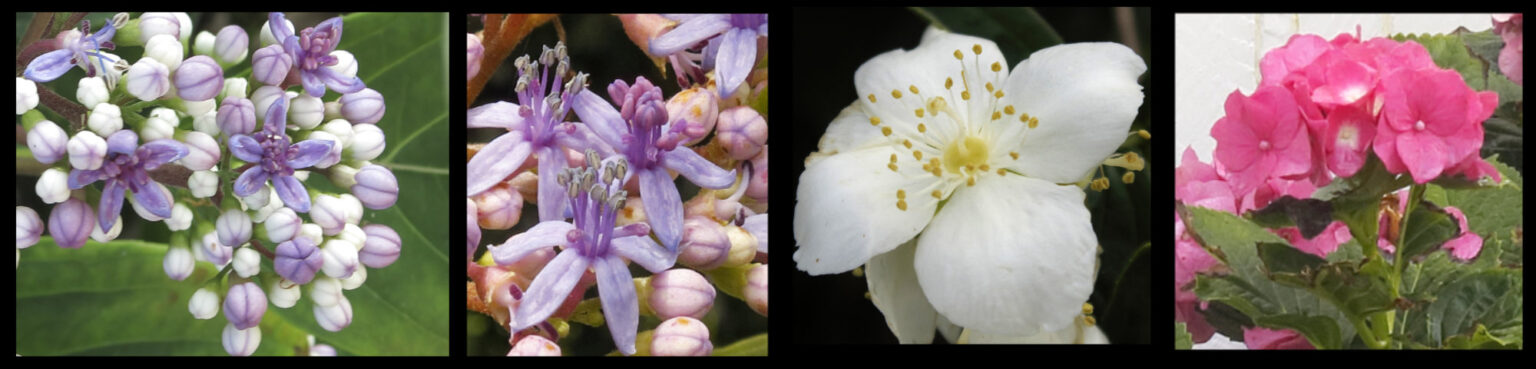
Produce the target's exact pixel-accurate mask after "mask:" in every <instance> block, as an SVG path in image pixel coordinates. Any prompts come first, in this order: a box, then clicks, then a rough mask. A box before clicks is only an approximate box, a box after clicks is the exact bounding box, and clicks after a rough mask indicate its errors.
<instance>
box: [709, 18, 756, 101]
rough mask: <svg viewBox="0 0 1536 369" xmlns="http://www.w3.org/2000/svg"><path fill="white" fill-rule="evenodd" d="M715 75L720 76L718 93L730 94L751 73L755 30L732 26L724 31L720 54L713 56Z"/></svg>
mask: <svg viewBox="0 0 1536 369" xmlns="http://www.w3.org/2000/svg"><path fill="white" fill-rule="evenodd" d="M715 58H716V59H715V75H716V76H719V77H720V78H719V79H720V95H721V96H725V95H730V94H731V92H732V91H736V87H737V86H741V82H742V81H746V80H747V74H750V73H752V64H753V63H754V62H756V61H757V32H753V31H751V30H746V29H741V28H732V29H731V30H730V31H726V32H725V37H724V41H723V43H722V44H720V55H718V56H716V57H715Z"/></svg>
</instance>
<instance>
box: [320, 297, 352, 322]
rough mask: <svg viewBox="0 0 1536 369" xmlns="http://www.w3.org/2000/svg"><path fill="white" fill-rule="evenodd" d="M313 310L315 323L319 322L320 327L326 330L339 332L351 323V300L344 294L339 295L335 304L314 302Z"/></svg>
mask: <svg viewBox="0 0 1536 369" xmlns="http://www.w3.org/2000/svg"><path fill="white" fill-rule="evenodd" d="M339 294H340V293H339V292H338V295H339ZM314 310H315V323H320V328H325V330H327V331H331V332H340V331H341V330H343V329H346V328H347V326H349V325H352V302H351V301H348V300H347V298H346V297H345V296H343V297H341V298H340V299H339V300H338V301H337V302H336V304H335V305H331V306H322V305H320V304H315V308H314Z"/></svg>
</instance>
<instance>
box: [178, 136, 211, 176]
mask: <svg viewBox="0 0 1536 369" xmlns="http://www.w3.org/2000/svg"><path fill="white" fill-rule="evenodd" d="M182 143H184V144H186V146H187V156H183V157H181V166H184V167H187V169H190V170H193V171H201V170H208V169H212V168H213V166H214V165H217V164H219V141H217V140H214V139H213V136H209V135H208V134H207V133H202V132H197V131H192V132H187V133H185V134H184V135H183V136H182Z"/></svg>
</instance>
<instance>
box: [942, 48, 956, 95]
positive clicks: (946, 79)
mask: <svg viewBox="0 0 1536 369" xmlns="http://www.w3.org/2000/svg"><path fill="white" fill-rule="evenodd" d="M956 51H959V50H956ZM954 86H955V79H954V78H949V77H944V89H945V90H948V89H949V88H950V87H954Z"/></svg>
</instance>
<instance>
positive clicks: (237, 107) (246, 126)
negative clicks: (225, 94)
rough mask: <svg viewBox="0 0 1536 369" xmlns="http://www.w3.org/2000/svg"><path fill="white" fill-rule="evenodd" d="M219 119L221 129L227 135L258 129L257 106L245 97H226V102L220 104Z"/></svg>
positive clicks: (248, 132) (246, 132) (249, 132)
mask: <svg viewBox="0 0 1536 369" xmlns="http://www.w3.org/2000/svg"><path fill="white" fill-rule="evenodd" d="M258 91H260V90H258ZM217 120H218V122H219V130H220V131H223V132H224V134H225V135H229V136H234V135H237V134H240V135H244V134H251V132H254V131H255V130H256V106H255V105H252V103H251V100H247V99H244V98H238V97H237V98H233V99H224V104H222V105H219V112H218V115H217Z"/></svg>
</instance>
